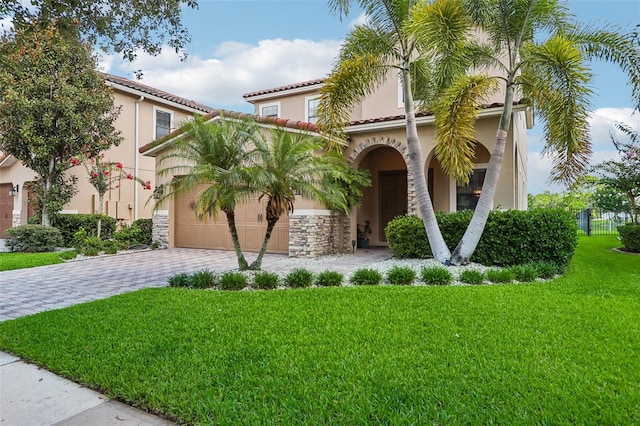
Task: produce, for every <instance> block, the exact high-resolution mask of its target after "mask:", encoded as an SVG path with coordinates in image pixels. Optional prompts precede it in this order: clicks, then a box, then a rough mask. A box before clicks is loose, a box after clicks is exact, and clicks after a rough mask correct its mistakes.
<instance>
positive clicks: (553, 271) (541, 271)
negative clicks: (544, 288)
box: [531, 262, 563, 280]
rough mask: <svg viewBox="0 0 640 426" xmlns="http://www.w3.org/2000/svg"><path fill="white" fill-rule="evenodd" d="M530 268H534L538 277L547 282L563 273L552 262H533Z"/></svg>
mask: <svg viewBox="0 0 640 426" xmlns="http://www.w3.org/2000/svg"><path fill="white" fill-rule="evenodd" d="M531 266H533V267H534V268H535V270H536V272H537V274H538V277H539V278H542V279H543V280H549V279H551V278H553V277H555V276H556V275H558V274H561V273H562V272H563V271H562V270H561V269H560V267H559V266H558V265H556V264H555V263H553V262H533V263H531Z"/></svg>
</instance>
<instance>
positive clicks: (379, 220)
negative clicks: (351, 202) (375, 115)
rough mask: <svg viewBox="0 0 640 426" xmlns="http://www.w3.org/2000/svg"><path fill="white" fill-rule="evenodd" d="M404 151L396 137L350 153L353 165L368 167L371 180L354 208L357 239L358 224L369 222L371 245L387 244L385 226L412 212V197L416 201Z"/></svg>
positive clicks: (374, 141)
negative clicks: (395, 218) (357, 205)
mask: <svg viewBox="0 0 640 426" xmlns="http://www.w3.org/2000/svg"><path fill="white" fill-rule="evenodd" d="M404 154H405V150H404V146H403V145H402V144H400V143H399V142H397V141H396V140H394V139H383V140H376V139H373V138H372V139H368V140H367V141H365V142H364V143H362V144H361V145H360V146H359V147H358V148H357V149H356V150H354V152H353V153H352V156H350V163H351V165H352V166H353V167H356V168H358V169H366V170H369V172H370V174H371V183H372V185H371V186H370V187H369V188H365V189H364V191H363V196H362V200H361V205H360V206H359V207H357V208H354V209H353V210H352V230H353V231H352V234H353V238H354V239H355V238H356V236H357V235H356V226H357V225H358V224H359V225H360V226H361V227H363V226H364V225H365V223H367V222H368V224H369V226H370V228H371V234H370V235H369V236H368V237H369V244H370V245H372V246H380V245H386V244H387V239H386V236H385V233H384V229H385V228H386V226H387V224H388V223H389V221H391V220H392V219H393V218H394V217H396V216H400V215H404V214H407V213H408V212H409V211H410V210H409V209H410V208H411V207H410V204H411V203H410V199H412V200H415V191H414V190H413V180H412V178H411V176H410V174H409V173H408V171H407V161H406V159H405V158H404Z"/></svg>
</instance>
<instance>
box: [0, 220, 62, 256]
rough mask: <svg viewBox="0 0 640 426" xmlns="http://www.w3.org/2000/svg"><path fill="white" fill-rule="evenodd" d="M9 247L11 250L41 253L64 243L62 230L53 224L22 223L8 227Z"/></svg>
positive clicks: (52, 249)
mask: <svg viewBox="0 0 640 426" xmlns="http://www.w3.org/2000/svg"><path fill="white" fill-rule="evenodd" d="M6 232H7V235H8V236H9V239H8V240H7V248H9V250H11V251H22V252H30V253H39V252H45V251H54V250H55V249H56V248H57V247H60V246H61V245H62V235H61V234H60V230H59V229H57V228H54V227H52V226H43V225H22V226H16V227H15V228H9V229H7V231H6Z"/></svg>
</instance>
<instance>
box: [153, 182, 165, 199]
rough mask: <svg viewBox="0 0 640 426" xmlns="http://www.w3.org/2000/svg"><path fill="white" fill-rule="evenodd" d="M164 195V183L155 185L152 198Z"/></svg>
mask: <svg viewBox="0 0 640 426" xmlns="http://www.w3.org/2000/svg"><path fill="white" fill-rule="evenodd" d="M163 195H164V184H163V185H160V186H157V187H156V189H154V190H153V199H154V200H159V199H160V198H162V196H163Z"/></svg>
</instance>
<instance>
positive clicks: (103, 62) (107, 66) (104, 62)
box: [98, 54, 115, 73]
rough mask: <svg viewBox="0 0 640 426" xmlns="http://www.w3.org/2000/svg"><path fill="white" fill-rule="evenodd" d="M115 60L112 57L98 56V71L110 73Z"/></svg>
mask: <svg viewBox="0 0 640 426" xmlns="http://www.w3.org/2000/svg"><path fill="white" fill-rule="evenodd" d="M114 60H115V57H114V55H105V54H100V55H98V70H99V71H102V72H106V73H110V72H111V68H112V67H113V62H114Z"/></svg>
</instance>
